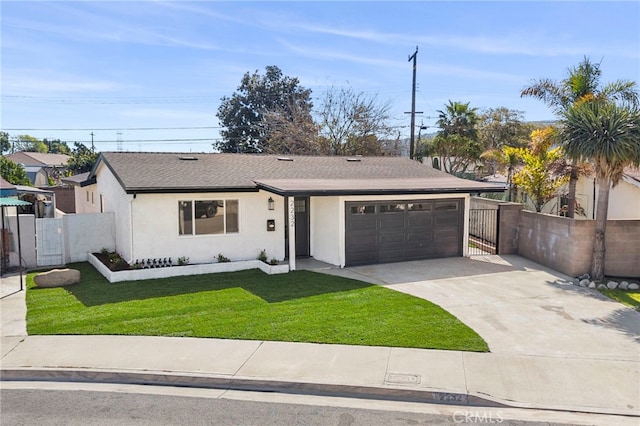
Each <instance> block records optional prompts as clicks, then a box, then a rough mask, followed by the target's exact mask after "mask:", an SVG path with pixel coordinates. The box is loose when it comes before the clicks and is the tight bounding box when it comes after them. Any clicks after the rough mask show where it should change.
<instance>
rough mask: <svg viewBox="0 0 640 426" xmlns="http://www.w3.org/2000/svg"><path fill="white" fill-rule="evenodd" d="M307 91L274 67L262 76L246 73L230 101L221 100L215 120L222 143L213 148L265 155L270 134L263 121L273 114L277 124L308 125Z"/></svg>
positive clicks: (309, 94) (256, 73)
mask: <svg viewBox="0 0 640 426" xmlns="http://www.w3.org/2000/svg"><path fill="white" fill-rule="evenodd" d="M312 107H313V104H312V102H311V90H310V89H305V88H304V87H302V86H301V85H300V82H299V80H298V79H297V78H295V77H288V76H285V75H283V74H282V71H281V70H280V68H278V67H277V66H267V67H266V68H265V74H264V75H260V74H258V71H257V70H256V71H255V72H254V73H253V74H250V73H248V72H247V73H246V74H245V75H244V76H243V77H242V80H241V82H240V86H238V89H237V91H236V92H235V93H233V94H232V95H231V97H223V98H222V103H221V104H220V107H219V108H218V113H217V117H218V119H219V120H220V124H221V125H222V126H223V127H224V129H223V130H222V131H221V132H220V134H221V135H222V138H223V140H222V141H221V142H218V143H216V144H214V147H215V148H217V149H219V150H220V151H222V152H258V153H259V152H265V151H268V150H269V142H270V138H271V130H272V128H273V126H275V125H278V122H276V123H273V125H268V122H267V121H266V119H267V118H268V117H269V116H270V115H269V114H272V115H273V114H275V117H277V119H278V121H279V123H280V124H282V121H284V122H285V123H294V122H296V120H299V119H301V118H302V119H303V120H304V122H305V124H308V125H310V123H312V121H313V120H312V117H311V109H312Z"/></svg>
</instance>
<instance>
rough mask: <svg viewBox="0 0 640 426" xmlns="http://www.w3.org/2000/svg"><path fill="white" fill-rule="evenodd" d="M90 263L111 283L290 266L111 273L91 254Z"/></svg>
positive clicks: (245, 263)
mask: <svg viewBox="0 0 640 426" xmlns="http://www.w3.org/2000/svg"><path fill="white" fill-rule="evenodd" d="M89 263H90V264H91V265H93V267H94V268H96V269H97V270H98V272H100V273H101V274H102V275H103V276H104V277H105V278H106V279H107V280H108V281H109V282H110V283H117V282H121V281H139V280H151V279H157V278H168V277H179V276H186V275H202V274H215V273H218V272H235V271H243V270H246V269H260V270H261V271H263V272H264V273H266V274H269V275H273V274H285V273H287V272H289V265H268V264H266V263H264V262H262V261H260V260H257V259H256V260H240V261H237V262H224V263H204V264H199V265H184V266H171V267H168V268H150V269H129V270H125V271H111V270H110V269H109V268H107V266H106V265H105V264H104V263H102V262H101V261H100V260H98V258H96V257H95V256H94V255H93V254H92V253H89Z"/></svg>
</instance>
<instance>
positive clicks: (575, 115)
mask: <svg viewBox="0 0 640 426" xmlns="http://www.w3.org/2000/svg"><path fill="white" fill-rule="evenodd" d="M627 99H629V98H627ZM630 99H632V100H633V97H631V98H630ZM633 103H634V102H622V103H617V102H614V101H609V100H607V99H605V98H585V99H584V100H582V101H579V102H576V103H575V104H574V105H572V106H571V107H569V108H568V109H567V110H566V111H565V112H564V114H563V120H562V125H563V130H562V132H563V140H564V149H565V150H566V152H567V155H568V156H569V157H571V158H575V159H578V160H581V159H582V160H589V161H591V163H592V164H593V167H594V169H595V174H596V180H597V183H598V203H597V206H596V225H595V228H596V229H595V240H594V244H593V259H592V262H591V276H592V278H593V279H596V280H600V279H603V278H604V257H605V252H606V246H605V234H606V227H607V210H608V207H609V191H610V188H611V187H614V186H616V185H617V184H618V183H619V182H620V179H621V178H622V174H623V171H624V168H625V167H626V166H628V165H639V164H640V111H639V110H638V108H637V106H636V105H633Z"/></svg>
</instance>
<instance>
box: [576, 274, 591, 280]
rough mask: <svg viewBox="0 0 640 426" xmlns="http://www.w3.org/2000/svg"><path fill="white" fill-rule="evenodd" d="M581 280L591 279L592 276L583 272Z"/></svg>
mask: <svg viewBox="0 0 640 426" xmlns="http://www.w3.org/2000/svg"><path fill="white" fill-rule="evenodd" d="M578 279H579V280H589V279H591V276H589V274H582V275H580V276H579V277H578Z"/></svg>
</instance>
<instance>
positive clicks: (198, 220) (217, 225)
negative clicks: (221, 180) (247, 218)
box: [178, 200, 238, 235]
mask: <svg viewBox="0 0 640 426" xmlns="http://www.w3.org/2000/svg"><path fill="white" fill-rule="evenodd" d="M237 232H238V200H190V201H178V233H179V235H213V234H232V233H237Z"/></svg>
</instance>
